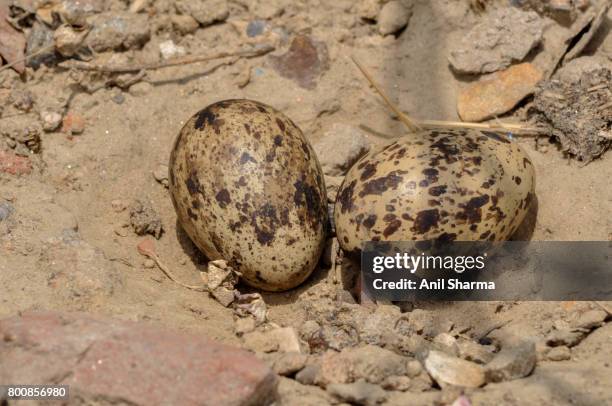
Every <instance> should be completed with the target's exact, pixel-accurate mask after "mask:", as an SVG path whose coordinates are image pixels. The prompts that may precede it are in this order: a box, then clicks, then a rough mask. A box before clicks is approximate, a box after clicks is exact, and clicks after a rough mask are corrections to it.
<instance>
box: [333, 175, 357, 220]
mask: <svg viewBox="0 0 612 406" xmlns="http://www.w3.org/2000/svg"><path fill="white" fill-rule="evenodd" d="M356 184H357V181H356V180H353V181H352V182H351V183H350V184H349V185H348V186H346V187H343V188H342V191H341V192H340V194H339V195H338V197H337V199H336V201H337V203H340V212H341V213H346V212H347V211H349V212H350V211H351V210H352V209H353V207H354V197H353V194H354V193H355V185H356Z"/></svg>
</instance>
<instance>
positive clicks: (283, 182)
mask: <svg viewBox="0 0 612 406" xmlns="http://www.w3.org/2000/svg"><path fill="white" fill-rule="evenodd" d="M169 188H170V194H171V196H172V201H173V203H174V207H175V209H176V213H177V216H178V221H179V223H180V225H181V226H182V227H183V229H184V230H185V232H186V233H187V234H188V235H189V237H190V238H191V239H192V241H193V242H194V243H195V244H196V245H197V246H198V248H199V249H200V250H202V252H204V254H206V256H207V257H208V258H209V259H210V260H215V259H225V260H226V261H228V263H229V264H230V265H231V266H232V267H233V268H234V269H235V270H236V271H238V272H240V273H241V274H242V279H243V280H244V281H245V282H247V283H248V284H249V285H251V286H254V287H257V288H260V289H264V290H268V291H281V290H286V289H290V288H293V287H295V286H297V285H299V284H300V283H302V282H303V281H304V280H305V279H306V278H307V277H308V276H309V275H310V273H311V272H312V271H313V269H314V268H315V266H316V264H317V262H318V259H319V257H320V255H321V253H322V250H323V247H324V243H325V237H326V235H325V234H326V227H327V203H326V201H327V198H326V194H325V184H324V179H323V173H322V171H321V166H320V165H319V162H318V161H317V157H316V155H315V153H314V151H313V149H312V147H311V146H310V144H309V143H308V141H307V140H306V139H305V138H304V136H303V134H302V132H301V131H300V129H299V128H298V127H297V126H296V125H295V124H294V123H293V122H292V121H291V120H290V119H289V118H288V117H286V116H285V115H284V114H282V113H280V112H279V111H277V110H275V109H273V108H272V107H270V106H267V105H265V104H262V103H259V102H256V101H250V100H225V101H220V102H217V103H214V104H212V105H210V106H208V107H206V108H205V109H203V110H202V111H200V112H199V113H197V114H195V115H194V116H193V117H192V118H191V119H190V120H189V121H188V122H187V123H186V124H185V126H184V127H183V129H182V130H181V132H180V133H179V135H178V137H177V138H176V140H175V144H174V147H173V150H172V153H171V156H170V164H169Z"/></svg>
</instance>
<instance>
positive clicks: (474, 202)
mask: <svg viewBox="0 0 612 406" xmlns="http://www.w3.org/2000/svg"><path fill="white" fill-rule="evenodd" d="M488 202H489V195H482V196H477V197H472V198H471V199H470V200H469V201H468V202H467V203H465V204H459V207H461V208H462V209H463V211H461V212H459V213H457V215H456V216H455V217H456V218H457V220H465V221H467V222H468V223H470V224H472V223H478V222H480V221H481V219H482V210H481V207H482V206H484V205H485V204H487V203H488Z"/></svg>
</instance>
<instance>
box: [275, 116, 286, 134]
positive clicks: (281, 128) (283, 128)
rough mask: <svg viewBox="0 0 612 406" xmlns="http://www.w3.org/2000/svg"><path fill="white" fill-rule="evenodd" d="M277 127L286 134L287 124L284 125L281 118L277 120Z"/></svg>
mask: <svg viewBox="0 0 612 406" xmlns="http://www.w3.org/2000/svg"><path fill="white" fill-rule="evenodd" d="M276 125H277V126H278V128H280V130H281V131H282V132H285V123H283V120H281V119H280V118H277V119H276Z"/></svg>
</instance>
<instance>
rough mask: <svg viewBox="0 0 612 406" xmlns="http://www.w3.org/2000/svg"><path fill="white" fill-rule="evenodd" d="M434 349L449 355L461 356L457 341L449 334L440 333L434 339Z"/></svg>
mask: <svg viewBox="0 0 612 406" xmlns="http://www.w3.org/2000/svg"><path fill="white" fill-rule="evenodd" d="M433 344H434V345H433V348H434V349H437V350H439V351H442V352H445V353H447V354H448V355H453V356H457V355H459V346H458V345H457V339H456V338H455V337H453V336H452V335H450V334H448V333H440V334H438V335H437V336H435V337H434V339H433Z"/></svg>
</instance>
